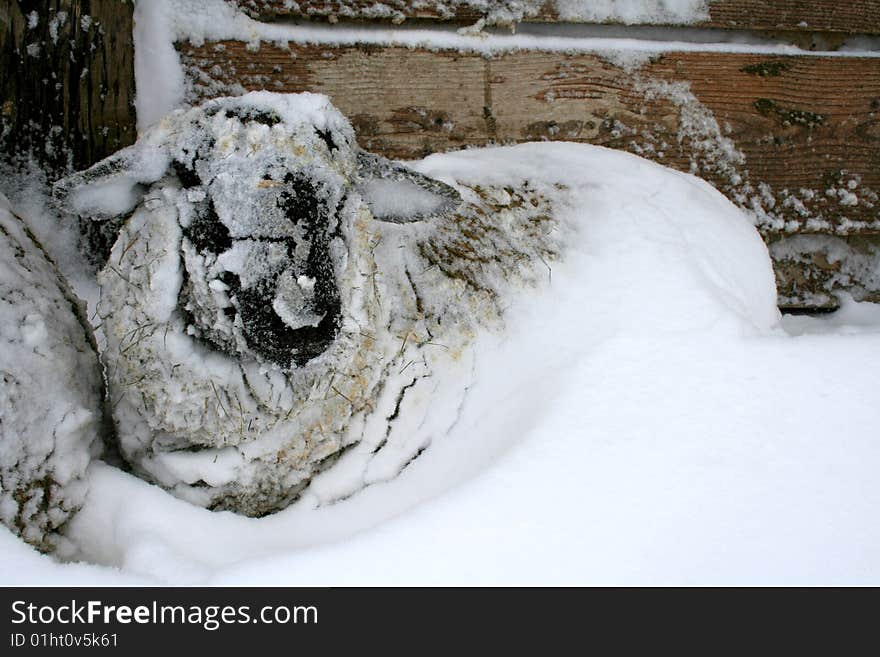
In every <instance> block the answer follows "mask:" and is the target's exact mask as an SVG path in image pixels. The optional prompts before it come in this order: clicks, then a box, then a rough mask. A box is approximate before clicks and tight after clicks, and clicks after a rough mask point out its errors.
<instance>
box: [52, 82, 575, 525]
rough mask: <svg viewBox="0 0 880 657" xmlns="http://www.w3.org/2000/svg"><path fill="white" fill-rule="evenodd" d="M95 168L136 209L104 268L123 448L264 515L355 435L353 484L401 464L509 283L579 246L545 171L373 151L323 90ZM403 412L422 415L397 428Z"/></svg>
mask: <svg viewBox="0 0 880 657" xmlns="http://www.w3.org/2000/svg"><path fill="white" fill-rule="evenodd" d="M90 171H91V173H90V172H86V173H85V175H84V176H82V177H81V178H79V179H75V180H73V181H72V182H71V183H70V184H69V186H70V188H71V189H73V192H71V198H73V204H74V205H75V206H77V207H78V208H79V211H80V212H81V213H88V212H91V213H92V216H94V217H98V218H100V217H101V216H102V213H103V216H105V217H106V216H107V215H118V214H125V213H127V212H129V211H131V210H133V212H131V214H130V216H129V217H128V219H127V220H126V222H125V223H124V225H123V226H122V229H121V230H120V232H119V235H118V238H117V239H116V241H115V243H114V245H113V248H112V250H111V252H110V254H109V258H108V260H107V262H106V265H105V266H104V267H103V269H102V271H101V272H100V274H99V283H100V287H101V299H100V302H99V307H98V310H99V315H100V318H101V321H102V327H103V331H104V335H105V339H106V345H105V347H104V349H103V358H104V360H105V367H106V371H107V383H108V387H109V397H110V403H111V404H112V408H113V414H114V418H115V420H116V424H117V427H118V428H119V434H120V436H119V441H120V449H121V452H122V454H123V457H124V458H125V459H126V460H127V461H129V462H130V463H131V465H132V466H133V468H134V470H135V471H136V472H137V473H138V474H140V475H141V476H143V477H145V478H147V479H149V480H151V481H154V482H157V483H159V484H160V485H162V486H164V487H166V488H168V489H169V490H171V491H172V492H174V493H175V494H177V495H179V496H181V497H184V498H185V499H188V500H191V501H193V502H195V503H197V504H201V505H205V506H208V507H210V508H218V509H231V510H234V511H237V512H240V513H244V514H247V515H261V514H264V513H267V512H270V511H273V510H277V509H279V508H282V507H284V506H285V505H287V504H289V503H290V502H291V501H293V500H294V499H296V498H297V496H298V495H299V494H300V492H301V491H302V490H303V488H304V487H305V486H306V485H307V484H308V483H309V481H310V479H311V478H312V477H313V475H315V474H316V473H317V472H319V471H322V470H324V469H326V468H327V467H328V466H329V465H331V464H332V463H334V462H335V461H336V460H338V458H339V457H340V455H342V453H343V452H344V451H347V448H349V447H351V448H352V449H351V450H350V451H352V452H354V453H356V455H353V456H352V457H351V458H360V459H362V460H363V459H371V460H372V461H374V463H373V464H372V467H371V468H367V470H366V471H367V472H368V473H370V474H368V475H367V476H364V475H358V478H357V479H358V480H357V481H355V482H353V483H352V487H353V488H356V487H358V486H362V485H364V484H367V483H370V481H377V480H382V479H384V478H389V477H392V476H394V475H395V474H397V472H399V470H400V469H401V468H403V467H405V465H406V463H407V462H409V461H410V460H411V459H412V458H415V456H417V455H418V453H420V452H421V451H422V450H423V449H424V448H425V447H426V446H427V445H428V444H429V443H430V441H431V439H432V436H435V435H437V433H438V432H443V431H445V430H447V429H448V427H449V423H451V422H454V419H455V413H454V409H455V408H457V407H458V406H460V404H461V400H462V398H463V395H464V393H465V391H466V387H467V384H468V378H469V376H470V372H471V366H472V359H473V349H472V344H473V340H474V338H475V336H476V335H477V333H478V332H479V331H480V330H482V329H491V328H492V327H497V326H499V322H500V319H501V315H502V308H503V305H504V304H503V302H502V301H501V299H502V296H503V293H504V291H505V289H506V288H508V287H510V286H511V285H522V284H528V283H530V282H533V281H535V280H537V277H538V276H539V275H541V276H544V275H545V272H546V267H545V265H546V263H547V262H548V261H549V260H552V259H553V258H554V257H556V255H557V253H558V241H559V240H561V239H562V236H561V235H559V231H554V220H553V219H552V216H553V213H552V211H551V209H550V208H549V206H548V203H547V202H546V201H544V200H543V196H542V194H541V190H540V189H535V188H533V187H530V185H529V183H528V181H523V185H522V186H520V187H519V188H517V189H513V188H507V189H501V188H489V187H467V186H466V185H462V184H455V183H454V181H450V182H453V183H454V184H453V186H447V185H445V184H443V183H440V182H438V181H433V180H430V179H428V178H424V177H422V176H419V175H418V174H415V173H414V172H410V171H408V170H406V169H404V168H403V167H401V166H399V165H395V164H393V163H391V162H388V161H386V160H383V159H382V158H378V157H375V156H371V155H368V154H366V153H363V152H361V151H360V150H359V149H358V148H357V146H356V144H355V139H354V133H353V130H352V128H351V125H350V124H349V123H348V121H347V120H346V119H345V118H344V117H343V116H342V115H341V114H340V113H339V112H338V111H337V110H336V109H335V108H333V107H332V105H330V103H329V101H328V100H327V99H326V98H325V97H323V96H317V95H312V94H302V95H298V96H291V95H275V94H269V93H264V92H263V93H253V94H248V95H246V96H243V97H240V98H227V99H218V100H213V101H209V102H207V103H205V104H204V105H202V106H200V107H196V108H193V109H191V110H186V111H178V112H176V113H173V114H171V115H170V116H168V117H166V119H164V120H163V121H162V122H161V124H160V125H159V126H157V127H156V128H154V129H153V130H151V131H150V132H148V133H147V134H145V135H144V136H143V137H142V138H141V139H140V140H139V142H138V143H137V144H136V145H135V146H133V147H131V148H130V149H128V150H127V151H125V152H123V153H122V154H119V155H117V156H114V158H113V159H112V160H110V161H107V162H104V163H100V164H99V165H96V167H94V168H93V169H92V170H90ZM95 190H97V191H95ZM371 199H372V202H371ZM108 207H109V208H111V209H109V210H108V209H107V208H108ZM539 272H540V273H539ZM440 361H442V362H443V367H437V365H438V363H439V362H440ZM440 372H442V376H441V374H440ZM441 400H445V401H442V402H441ZM438 403H444V404H448V405H449V407H450V408H451V409H453V412H450V413H447V414H443V413H440V414H432V413H429V412H428V410H429V406H430V405H432V404H435V405H436V404H438ZM402 411H406V414H407V417H408V418H413V417H422V418H424V419H423V420H422V421H421V424H419V423H418V422H416V423H415V424H413V423H412V422H409V423H408V425H407V428H405V429H400V430H398V429H399V428H398V427H397V425H396V419H397V418H398V417H399V416H401V414H402ZM444 423H445V424H444Z"/></svg>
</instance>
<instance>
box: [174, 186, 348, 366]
mask: <svg viewBox="0 0 880 657" xmlns="http://www.w3.org/2000/svg"><path fill="white" fill-rule="evenodd" d="M267 183H270V184H269V185H267V187H273V188H274V187H276V185H275V184H273V181H271V180H267ZM277 187H278V188H280V193H277V195H270V196H275V209H277V211H278V212H279V213H280V214H281V215H282V216H283V219H284V221H285V222H286V223H288V224H289V226H290V227H291V228H292V230H289V231H288V230H281V231H268V232H270V233H274V234H268V235H267V234H263V235H259V234H258V235H251V236H248V237H244V238H235V237H233V236H232V235H231V234H230V230H229V228H227V226H226V225H225V224H224V223H223V222H222V221H220V219H219V217H218V216H217V211H216V209H215V208H214V203H213V201H208V202H207V204H206V205H205V207H204V208H203V210H204V214H203V215H201V216H198V217H196V218H195V219H194V220H193V222H192V223H191V224H190V225H189V226H188V227H186V228H185V229H184V231H183V234H184V238H185V239H186V240H187V241H188V242H189V243H190V244H191V245H192V247H193V248H194V249H195V250H196V251H197V252H198V254H199V255H200V256H201V258H200V260H201V259H204V260H201V261H202V262H210V263H214V266H213V267H210V268H209V270H208V272H209V273H208V275H207V279H208V280H207V286H208V288H209V289H211V290H212V291H214V292H215V293H220V294H214V295H213V296H214V299H215V300H217V301H218V302H219V303H218V305H220V306H221V308H220V309H221V311H222V313H223V316H224V318H225V319H226V320H228V322H229V323H231V324H232V325H233V326H238V328H239V329H240V332H241V336H242V337H243V338H244V341H245V343H246V347H247V349H248V350H250V351H251V352H253V353H255V354H258V355H259V356H261V357H262V358H263V359H265V360H267V361H270V362H273V363H277V364H278V365H280V366H282V367H289V366H290V365H292V364H295V365H304V364H305V363H307V362H308V361H310V360H311V359H313V358H315V357H316V356H319V355H320V354H322V353H323V352H324V351H325V350H326V349H327V347H329V346H330V344H332V342H333V340H334V339H335V338H336V333H337V330H338V328H339V319H340V314H341V307H340V300H339V290H338V288H337V284H336V275H335V272H334V268H333V263H332V261H331V254H330V244H331V241H332V240H333V239H334V238H336V237H338V230H339V228H338V227H339V224H338V221H336V217H335V216H331V215H332V214H334V211H335V208H330V207H328V205H327V203H326V202H324V201H322V200H320V199H319V195H318V190H317V189H316V188H315V185H314V184H313V183H312V182H311V181H310V180H308V179H306V178H301V177H296V176H295V175H293V174H287V175H286V176H285V177H284V180H283V183H282V184H281V185H280V186H277ZM331 226H332V228H331ZM242 269H247V270H249V271H247V272H244V271H242ZM193 274H194V273H192V272H188V271H187V278H188V279H189V280H188V281H187V285H184V287H183V288H182V290H181V297H182V298H181V300H180V306H181V307H182V308H185V309H187V308H188V309H190V310H192V306H193V302H194V299H193V298H192V296H193V295H192V290H193V288H194V287H196V286H194V285H192V281H191V276H192V275H193ZM218 297H219V298H218ZM188 319H189V321H190V322H191V323H192V324H193V332H194V333H197V334H198V335H199V336H200V337H203V338H207V339H208V340H209V341H210V342H212V343H213V344H214V345H215V346H217V347H219V348H220V349H223V350H225V351H238V350H239V349H236V348H235V345H234V344H233V343H232V342H231V341H230V340H229V339H228V332H224V334H221V335H217V334H216V328H217V322H213V324H212V325H210V326H199V324H200V322H199V317H198V315H197V314H196V313H192V314H190V317H189V318H188ZM211 319H214V318H211ZM209 321H210V319H209ZM238 346H242V345H238Z"/></svg>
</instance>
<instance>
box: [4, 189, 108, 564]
mask: <svg viewBox="0 0 880 657" xmlns="http://www.w3.org/2000/svg"><path fill="white" fill-rule="evenodd" d="M0 341H2V346H0V521H2V523H3V524H4V525H6V526H7V527H9V528H10V529H11V530H12V531H13V532H15V533H16V534H18V535H20V536H21V537H22V538H23V539H24V540H25V541H27V542H28V543H30V544H31V545H33V546H35V547H37V548H39V549H41V550H43V551H45V552H52V551H56V550H57V551H59V553H60V554H62V555H65V554H66V552H67V549H68V548H69V547H70V545H69V544H68V542H67V541H66V540H65V539H64V538H63V536H62V535H61V530H62V529H63V528H64V527H65V525H66V523H67V521H68V520H69V519H70V518H71V516H72V515H73V514H74V513H75V512H76V511H77V510H78V509H79V508H80V507H81V506H82V504H83V501H84V500H85V496H86V490H87V484H86V480H85V470H86V466H88V464H89V461H90V460H91V458H92V457H93V456H96V455H97V454H98V453H99V452H100V443H99V441H98V440H97V436H98V435H99V427H100V425H101V418H102V396H101V368H100V364H99V362H98V355H97V353H96V349H95V345H94V339H93V338H92V332H91V328H90V327H89V325H88V322H86V320H85V317H84V313H83V309H82V307H81V306H80V304H79V302H78V301H77V300H76V299H75V297H74V296H73V293H72V292H71V291H70V289H69V288H68V286H67V284H66V283H65V282H64V281H63V280H62V278H61V276H60V274H59V273H58V271H57V270H56V268H55V266H54V264H53V263H52V262H51V261H50V260H49V259H48V257H47V256H46V254H45V252H44V251H43V249H42V247H41V246H40V244H39V243H38V242H37V240H36V238H35V237H34V236H33V235H32V234H31V232H30V231H29V230H28V228H27V226H26V225H25V223H24V222H23V221H22V220H21V219H20V218H19V217H17V216H16V215H14V214H12V212H11V211H10V209H9V207H8V205H7V204H6V199H5V198H3V196H2V195H0Z"/></svg>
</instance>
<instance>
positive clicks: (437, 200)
mask: <svg viewBox="0 0 880 657" xmlns="http://www.w3.org/2000/svg"><path fill="white" fill-rule="evenodd" d="M102 186H106V187H107V188H110V189H113V190H115V191H114V194H113V195H112V197H113V199H114V200H113V201H112V202H109V203H106V204H100V203H99V204H95V203H94V202H93V200H92V199H93V198H94V193H93V192H94V190H95V189H100V188H101V187H102ZM120 190H122V191H120ZM117 192H118V193H117ZM122 192H125V194H123V193H122ZM57 193H58V194H59V195H61V196H62V197H66V198H67V199H68V200H69V202H70V204H71V206H72V207H74V208H76V209H77V211H78V212H83V211H84V210H88V212H89V215H90V216H91V217H92V218H93V219H94V218H96V217H100V218H102V219H112V220H113V221H114V222H117V223H114V227H115V226H117V225H118V220H119V217H120V216H123V215H124V214H125V213H128V212H131V211H132V210H134V209H135V207H136V206H137V204H138V203H139V202H141V200H142V198H146V200H145V202H144V204H145V206H146V208H147V210H148V211H153V210H154V209H157V208H158V207H160V206H166V205H167V204H170V205H173V206H174V207H173V211H175V212H176V219H177V224H178V227H179V232H178V231H177V230H176V229H175V236H174V237H175V239H177V237H179V243H178V244H179V245H178V246H177V247H176V249H177V250H179V256H180V258H179V263H180V265H181V266H180V269H179V270H180V271H181V272H182V277H181V279H176V278H175V279H174V280H175V282H176V281H177V280H180V283H181V284H180V288H179V292H177V288H176V287H175V290H174V291H172V292H171V296H172V299H173V295H174V294H175V293H176V294H177V298H176V301H177V304H176V309H177V311H178V313H177V315H176V317H177V318H178V319H181V318H182V320H183V325H182V326H181V324H179V323H178V324H176V326H177V327H179V328H183V329H184V330H185V331H186V332H187V333H188V334H189V335H190V336H192V337H193V338H195V339H197V340H200V341H201V342H202V343H204V344H207V345H209V346H210V347H212V348H214V349H216V350H219V351H223V352H225V353H227V354H230V355H232V356H234V357H236V358H242V359H249V358H251V359H256V360H259V361H262V362H265V363H274V364H277V365H279V366H281V367H283V368H288V367H294V366H302V365H304V364H306V363H308V362H309V361H311V360H313V359H315V358H317V357H318V356H320V355H321V354H323V353H325V352H326V351H327V350H328V348H329V347H330V346H331V345H332V344H333V343H334V341H335V340H336V338H337V335H338V332H339V330H340V325H341V323H342V316H343V304H344V303H347V301H346V300H347V299H348V298H349V293H350V290H349V288H348V287H345V286H342V287H340V286H341V281H346V280H350V278H351V276H349V274H351V273H352V272H350V271H349V270H348V269H347V268H348V266H349V265H348V264H347V263H349V261H350V260H349V251H348V248H349V242H348V238H349V236H350V235H353V234H354V233H352V232H351V231H352V230H353V229H354V225H355V224H354V219H355V218H356V217H359V216H362V215H361V214H360V212H361V211H362V210H365V209H369V210H370V211H371V214H372V217H373V218H374V219H377V220H379V221H383V222H390V223H395V224H404V223H409V222H411V221H420V220H423V219H426V218H430V217H436V216H439V215H441V214H443V213H445V212H448V211H450V210H451V209H453V208H455V207H457V206H458V203H459V202H460V200H461V199H460V197H459V196H458V193H457V192H456V191H455V190H454V189H452V188H450V187H448V186H447V185H444V184H443V183H441V182H439V181H436V180H431V179H429V178H426V177H425V176H422V175H420V174H418V173H416V172H413V171H410V170H408V169H406V168H404V167H401V166H399V165H396V164H394V163H392V162H389V161H388V160H385V159H383V158H380V157H377V156H374V155H370V154H368V153H365V152H363V151H361V150H360V149H358V148H357V145H356V143H355V140H354V131H353V129H352V127H351V125H350V124H349V123H348V122H347V121H346V120H345V119H344V117H342V115H341V114H339V112H338V111H336V110H335V109H333V108H332V106H331V105H330V104H329V102H328V101H327V99H326V98H323V97H320V96H311V95H308V94H304V95H303V96H301V97H292V96H274V95H272V94H254V95H249V96H248V97H242V98H223V99H217V100H214V101H209V102H207V103H205V104H204V105H202V106H200V107H196V108H192V109H190V110H188V111H185V112H184V111H180V112H175V113H173V114H171V115H169V117H167V118H166V119H165V120H163V122H162V124H161V125H160V126H157V127H156V128H155V129H154V130H152V131H150V132H149V133H148V134H147V135H145V136H144V137H143V138H142V139H140V140H139V141H138V143H137V144H135V145H134V146H132V147H129V148H127V149H123V150H122V151H120V152H119V153H117V154H115V155H114V156H113V157H111V158H108V159H107V160H105V161H103V162H101V163H99V164H97V165H95V166H94V167H92V168H91V169H89V170H88V171H85V172H82V173H81V174H77V175H75V176H73V177H71V178H70V179H68V180H66V181H64V182H63V184H60V185H59V186H58V187H57ZM144 194H147V196H146V197H144V196H143V195H144ZM347 199H348V201H349V202H346V200H347ZM121 200H125V203H122V202H121ZM114 248H115V247H114ZM172 255H177V254H172ZM150 257H152V255H151V256H150ZM159 257H162V256H159ZM175 273H176V272H175ZM164 280H165V281H166V282H167V281H169V280H172V279H171V278H170V277H166V278H165V279H164ZM172 299H169V300H168V301H172ZM171 305H172V304H171V303H168V304H166V305H163V306H162V307H163V308H168V310H171V308H169V306H171ZM347 310H348V309H347V308H346V311H347Z"/></svg>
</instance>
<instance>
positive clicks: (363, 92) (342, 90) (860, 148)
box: [179, 41, 880, 235]
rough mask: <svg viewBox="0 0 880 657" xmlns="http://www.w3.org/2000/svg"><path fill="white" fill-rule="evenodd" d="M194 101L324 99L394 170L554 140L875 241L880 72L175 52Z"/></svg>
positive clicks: (865, 64) (830, 63) (764, 221)
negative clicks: (402, 163)
mask: <svg viewBox="0 0 880 657" xmlns="http://www.w3.org/2000/svg"><path fill="white" fill-rule="evenodd" d="M179 49H180V50H181V53H182V56H183V61H184V63H185V65H186V68H187V70H188V71H189V72H190V76H189V77H190V80H191V81H192V89H191V98H190V100H191V101H193V102H195V101H197V100H200V99H202V98H205V97H208V96H212V95H219V94H223V93H240V92H242V91H244V90H253V89H269V90H275V91H286V92H297V91H317V92H321V93H325V94H327V95H329V96H330V97H331V98H332V100H333V102H334V103H336V105H337V106H338V107H339V108H340V109H341V110H342V111H343V112H344V113H346V114H347V115H348V116H349V117H352V121H353V123H354V125H355V127H356V129H357V131H358V138H359V140H360V142H361V144H362V145H363V146H364V147H365V148H367V149H369V150H373V151H376V152H380V153H384V154H386V155H388V156H391V157H397V158H404V159H405V158H414V157H421V156H424V155H426V154H428V153H431V152H435V151H442V150H448V149H454V148H459V147H462V146H464V145H480V144H487V143H492V142H494V143H516V142H521V141H529V140H536V139H550V140H554V139H562V140H567V141H577V142H584V143H592V144H600V145H603V146H608V147H611V148H618V149H623V150H628V151H630V152H633V153H637V154H640V155H644V156H646V157H649V158H651V159H653V160H655V161H658V162H660V163H662V164H665V165H668V166H672V167H675V168H677V169H680V170H683V171H692V172H695V173H697V174H699V175H700V176H702V177H704V178H706V179H707V180H709V181H711V182H712V183H713V184H715V186H716V187H718V189H720V190H721V191H723V192H724V193H725V194H726V195H727V196H728V197H729V198H731V199H732V200H733V201H734V202H736V203H738V204H739V205H741V206H743V207H747V208H750V209H751V210H753V211H754V212H755V213H756V214H757V216H758V217H760V218H761V224H760V225H761V228H762V229H763V230H764V231H765V232H767V233H776V232H804V231H812V232H829V233H835V234H841V235H843V234H857V233H858V234H865V233H877V232H880V216H878V208H880V198H878V194H880V65H878V60H877V59H869V58H832V57H805V56H786V57H772V58H768V57H766V56H761V55H750V54H733V53H705V52H704V53H688V52H679V53H669V54H666V55H663V56H661V57H659V58H657V59H656V60H654V61H652V62H649V63H647V64H645V65H644V66H642V67H641V68H640V69H638V70H637V71H626V70H623V69H621V68H619V67H617V66H615V65H613V64H611V63H609V62H607V61H604V60H603V59H602V58H601V57H599V56H597V55H590V54H561V53H550V52H534V51H530V52H519V53H510V54H506V55H500V56H496V57H493V58H483V57H481V56H479V55H477V54H468V53H460V52H441V53H436V52H426V51H421V50H411V49H407V48H398V47H389V48H377V47H369V48H367V47H361V48H358V47H354V46H349V47H328V46H315V45H302V44H300V45H293V44H292V45H290V46H289V49H284V48H282V47H279V46H277V45H274V44H268V43H264V44H262V47H261V48H260V49H259V51H257V52H255V51H253V50H251V49H248V48H247V47H245V44H243V43H240V42H232V41H230V42H224V43H222V44H214V43H206V44H203V45H201V46H192V45H189V44H180V45H179Z"/></svg>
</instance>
